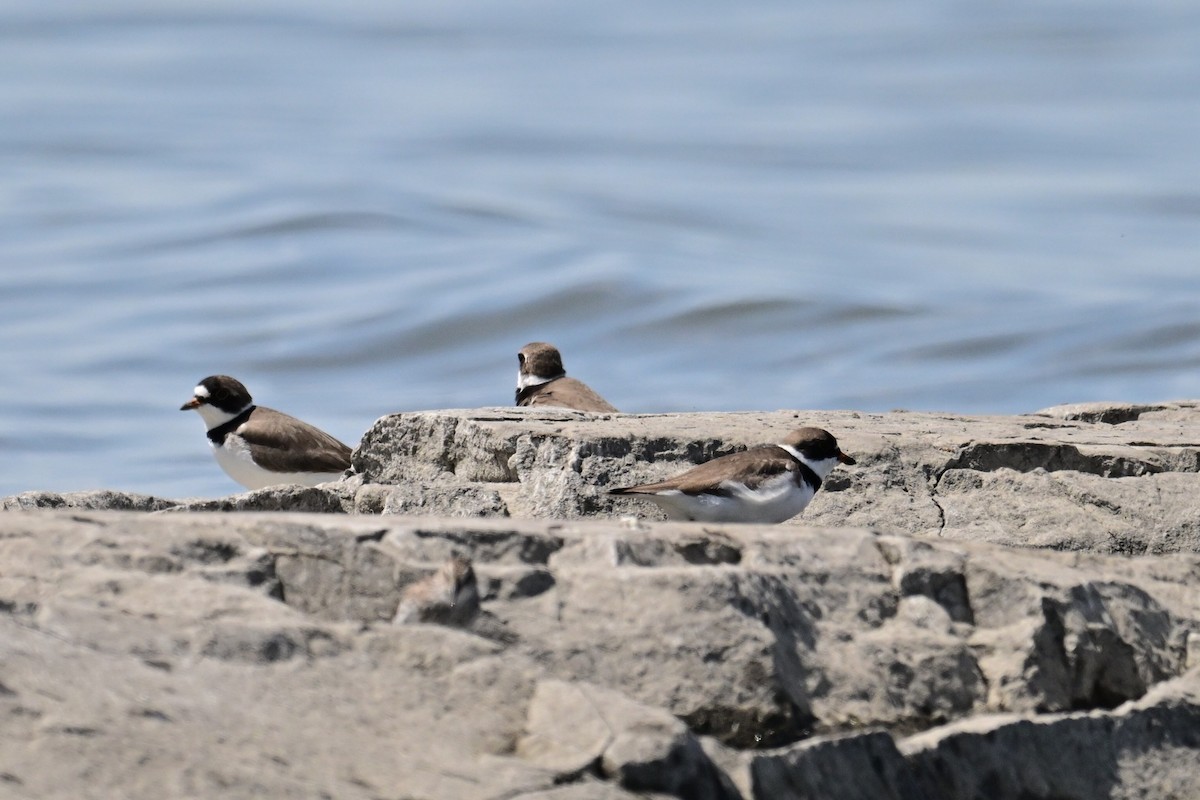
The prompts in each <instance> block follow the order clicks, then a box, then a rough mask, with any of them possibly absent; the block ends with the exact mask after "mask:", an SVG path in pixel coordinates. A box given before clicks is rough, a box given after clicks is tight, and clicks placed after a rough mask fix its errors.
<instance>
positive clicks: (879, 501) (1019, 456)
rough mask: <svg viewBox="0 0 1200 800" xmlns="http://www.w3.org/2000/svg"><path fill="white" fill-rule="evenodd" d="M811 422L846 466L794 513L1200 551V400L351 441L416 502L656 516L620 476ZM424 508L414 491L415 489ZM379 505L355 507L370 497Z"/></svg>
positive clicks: (527, 418) (636, 423) (551, 421)
mask: <svg viewBox="0 0 1200 800" xmlns="http://www.w3.org/2000/svg"><path fill="white" fill-rule="evenodd" d="M802 425H816V426H819V427H823V428H826V429H828V430H829V431H831V432H832V433H833V434H834V435H835V436H836V437H837V438H838V441H839V443H840V444H841V446H842V449H843V450H845V451H846V452H847V453H850V454H851V455H853V456H854V457H855V458H856V459H857V460H858V464H857V465H856V466H854V467H848V468H847V467H841V468H839V469H837V470H835V471H834V472H833V473H832V474H831V475H830V477H829V478H828V479H827V480H826V482H825V486H824V488H823V489H822V491H821V492H820V493H818V495H817V497H816V499H815V500H814V501H813V502H812V504H811V505H810V506H809V508H808V509H807V510H806V511H805V512H804V514H803V515H802V517H800V518H798V519H796V520H793V521H792V523H790V524H813V523H816V524H825V525H839V526H840V525H849V526H861V527H870V528H875V529H878V530H882V531H890V532H904V533H914V534H922V535H926V536H938V537H943V538H952V539H968V540H983V541H992V542H999V543H1003V544H1008V545H1021V546H1031V547H1046V548H1053V549H1058V550H1088V551H1093V552H1105V553H1124V554H1130V555H1136V554H1144V553H1168V552H1180V551H1190V552H1198V551H1200V504H1197V503H1196V502H1195V498H1196V497H1198V496H1200V406H1198V405H1197V404H1195V403H1174V404H1164V405H1156V406H1129V405H1115V406H1114V405H1104V404H1089V405H1085V406H1063V407H1058V408H1053V409H1046V410H1044V411H1042V412H1038V413H1037V414H1031V415H1023V416H997V417H980V416H961V415H951V414H928V413H912V412H891V413H887V414H862V413H857V412H818V411H806V412H798V411H778V412H773V413H719V414H713V413H705V414H651V415H631V414H613V415H597V414H584V413H579V412H571V411H545V410H533V409H474V410H466V411H439V412H421V413H411V414H396V415H392V416H388V417H384V418H382V419H380V420H379V421H377V422H376V423H375V425H374V426H372V428H371V429H370V430H369V431H367V433H366V435H365V436H364V437H363V440H362V443H361V444H360V446H359V448H358V449H357V450H356V451H355V453H354V459H353V469H354V472H355V477H354V478H352V479H351V485H352V486H354V485H361V486H363V487H364V488H363V489H360V490H359V491H362V492H365V495H364V496H370V495H371V493H375V494H376V495H379V494H380V493H382V494H384V495H385V496H386V494H387V491H388V490H386V489H382V488H380V485H383V486H396V487H397V489H396V490H393V491H395V492H396V493H397V496H398V497H400V498H401V499H400V500H399V501H398V502H397V504H396V507H397V508H399V509H404V508H405V502H406V501H405V499H404V498H409V497H411V496H412V495H413V493H414V487H422V489H423V490H424V494H425V495H427V496H429V497H431V498H433V499H432V500H429V501H426V502H425V505H424V507H423V508H421V509H419V510H420V511H421V512H422V513H442V514H451V515H455V516H496V515H511V516H514V517H548V518H577V517H589V516H601V517H609V518H611V517H616V516H621V515H630V514H633V515H637V516H639V517H643V518H646V519H662V514H661V512H660V511H658V510H657V509H656V508H655V507H654V506H652V505H651V504H649V503H645V502H639V501H636V500H630V499H625V498H611V497H608V496H607V495H605V493H604V492H605V490H606V489H607V488H611V487H614V486H621V485H629V484H635V483H643V482H649V481H655V480H660V479H662V478H665V477H668V476H670V475H673V474H675V473H678V472H680V471H682V470H684V469H687V468H689V467H691V466H693V465H695V464H697V463H700V462H703V461H707V460H709V459H711V458H713V457H716V456H719V455H724V454H726V453H730V452H734V451H735V450H740V449H744V448H746V447H749V446H753V445H756V444H763V443H770V442H773V441H777V440H778V439H781V438H782V436H783V434H784V433H786V432H787V431H789V430H791V429H793V428H796V427H799V426H802ZM407 502H408V503H409V505H408V507H409V508H411V507H412V501H407ZM368 507H369V503H367V502H365V501H360V502H359V504H358V506H355V504H354V503H353V502H348V503H347V510H367V508H368Z"/></svg>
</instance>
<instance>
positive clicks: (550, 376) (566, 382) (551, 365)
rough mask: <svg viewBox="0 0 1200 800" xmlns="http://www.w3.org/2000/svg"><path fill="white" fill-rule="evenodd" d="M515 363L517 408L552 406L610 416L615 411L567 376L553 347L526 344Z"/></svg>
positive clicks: (580, 383) (586, 386) (541, 343)
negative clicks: (517, 365)
mask: <svg viewBox="0 0 1200 800" xmlns="http://www.w3.org/2000/svg"><path fill="white" fill-rule="evenodd" d="M517 363H518V364H519V365H520V368H519V369H518V370H517V405H519V406H553V407H556V408H573V409H575V410H576V411H606V412H608V413H610V414H611V413H613V412H615V411H616V410H617V409H615V408H613V406H612V405H611V404H610V403H608V401H606V400H605V399H604V398H603V397H601V396H600V395H598V394H596V393H595V392H594V391H592V389H591V387H589V386H588V385H587V384H586V383H583V382H582V381H577V380H575V379H574V378H568V377H567V373H566V370H564V369H563V364H562V356H561V355H559V352H558V348H556V347H555V346H554V345H551V344H546V343H545V342H530V343H529V344H527V345H525V346H524V347H522V348H521V351H520V352H519V353H517Z"/></svg>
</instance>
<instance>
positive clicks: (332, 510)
mask: <svg viewBox="0 0 1200 800" xmlns="http://www.w3.org/2000/svg"><path fill="white" fill-rule="evenodd" d="M353 504H354V495H353V494H352V490H351V487H349V486H344V485H342V483H341V482H337V483H327V484H322V485H320V486H300V485H299V484H291V485H287V486H268V487H267V488H265V489H255V490H254V491H250V492H242V493H241V494H235V495H230V496H229V497H221V498H217V499H215V500H187V501H183V502H181V503H178V504H176V505H174V506H172V507H170V508H166V509H163V510H165V511H169V512H177V511H307V512H309V513H313V514H343V513H346V512H348V511H351V510H353Z"/></svg>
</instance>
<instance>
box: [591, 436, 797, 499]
mask: <svg viewBox="0 0 1200 800" xmlns="http://www.w3.org/2000/svg"><path fill="white" fill-rule="evenodd" d="M799 469H800V467H799V465H798V464H797V463H796V461H795V459H793V458H792V457H791V456H789V455H788V454H787V452H786V451H784V450H781V449H780V448H778V447H776V446H775V445H762V446H759V447H752V448H750V449H749V450H745V451H743V452H741V453H730V454H729V455H727V456H721V457H720V458H714V459H713V460H712V461H706V462H704V463H703V464H700V465H699V466H696V467H692V468H691V469H689V470H688V471H687V472H683V473H680V474H679V475H676V476H675V477H673V478H668V479H667V480H665V481H659V482H658V483H644V484H641V485H639V486H626V487H623V488H620V489H612V490H610V492H609V493H610V494H657V493H658V492H664V491H668V490H671V489H678V490H679V491H681V492H683V493H684V494H701V493H704V492H708V493H714V494H721V493H723V492H724V490H723V489H722V488H721V482H722V481H725V480H730V479H732V480H736V481H737V482H738V483H742V484H745V485H746V488H748V489H754V488H757V487H758V486H759V485H761V484H762V483H764V482H766V481H769V480H771V479H773V478H777V477H779V476H780V475H782V474H783V473H785V472H791V473H793V474H795V475H797V476H799Z"/></svg>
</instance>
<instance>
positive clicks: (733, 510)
mask: <svg viewBox="0 0 1200 800" xmlns="http://www.w3.org/2000/svg"><path fill="white" fill-rule="evenodd" d="M721 487H722V488H723V489H725V490H727V491H728V492H729V494H728V495H725V496H722V495H710V494H698V495H689V494H684V493H683V492H680V491H678V490H674V491H670V492H662V493H660V494H656V495H643V497H645V498H646V499H648V500H653V501H654V502H655V503H656V504H658V506H659V507H661V508H662V509H663V510H664V511H666V512H667V516H668V517H670V518H672V519H687V520H695V521H697V522H757V523H763V524H774V523H777V522H784V521H786V520H789V519H791V518H792V517H794V516H796V515H797V514H799V513H800V512H801V511H803V510H804V509H805V507H806V506H807V505H808V503H809V501H810V500H812V499H813V495H815V494H816V492H814V491H813V489H812V487H811V486H809V485H808V484H803V485H800V486H797V485H796V480H795V478H794V477H792V475H791V474H790V473H789V474H785V475H781V476H779V477H778V478H776V479H775V480H772V481H768V482H767V483H764V484H762V485H761V486H759V487H758V489H755V490H753V491H752V490H750V489H747V488H746V487H745V485H744V484H741V483H734V482H733V481H726V482H725V483H723V484H722V485H721Z"/></svg>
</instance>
